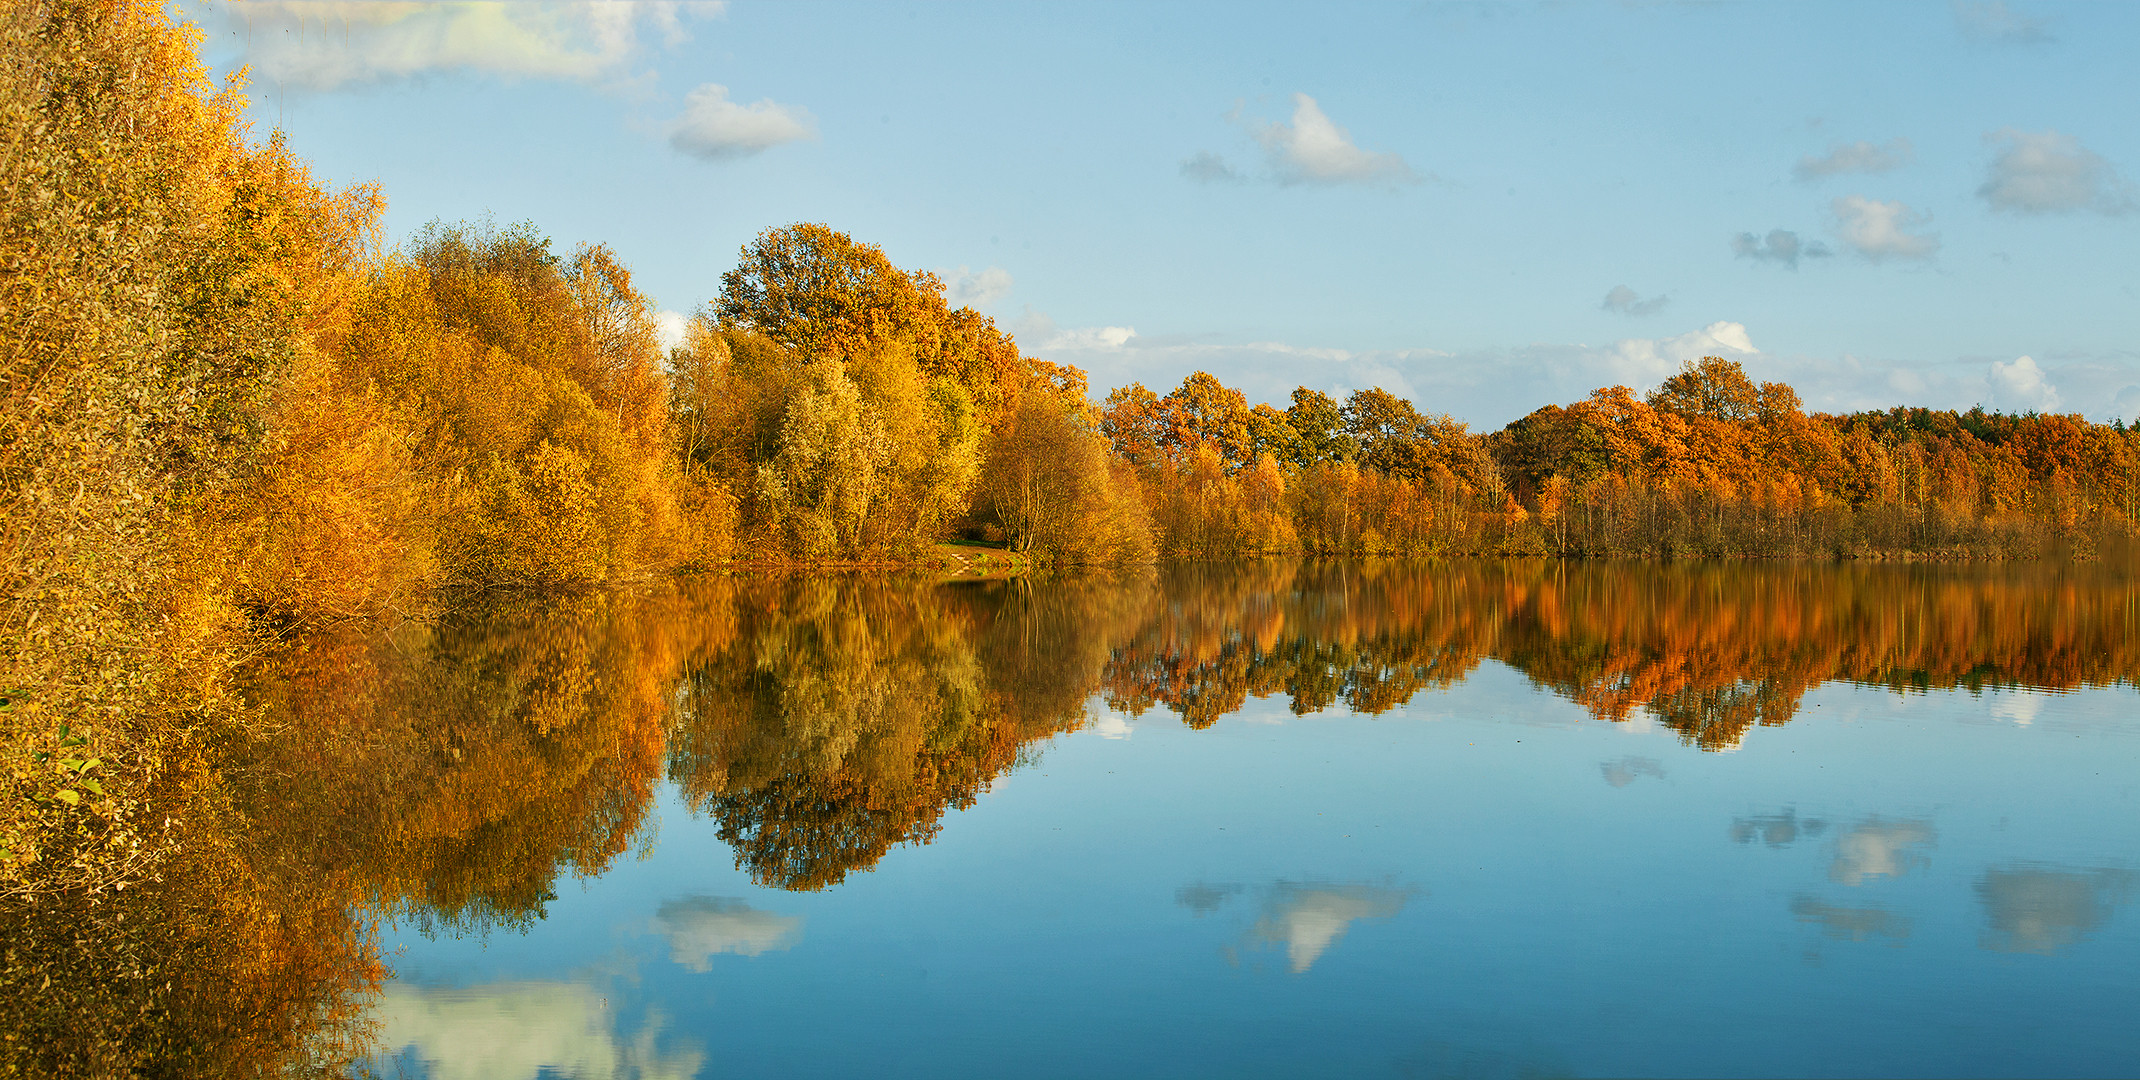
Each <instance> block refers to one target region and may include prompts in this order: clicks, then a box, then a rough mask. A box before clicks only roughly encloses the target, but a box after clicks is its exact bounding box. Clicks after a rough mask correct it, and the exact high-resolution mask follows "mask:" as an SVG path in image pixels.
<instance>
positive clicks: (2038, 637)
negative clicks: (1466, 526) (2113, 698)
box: [1103, 561, 2140, 750]
mask: <svg viewBox="0 0 2140 1080" xmlns="http://www.w3.org/2000/svg"><path fill="white" fill-rule="evenodd" d="M1161 585H1162V591H1163V593H1164V594H1165V596H1166V597H1167V600H1168V603H1167V604H1166V606H1165V607H1164V608H1163V609H1161V610H1160V611H1159V612H1158V613H1157V614H1156V615H1155V617H1154V618H1152V619H1151V620H1150V621H1148V622H1147V623H1145V624H1144V625H1143V626H1142V627H1141V628H1139V630H1138V632H1137V633H1136V635H1135V636H1134V637H1132V638H1130V639H1129V640H1128V641H1127V642H1125V643H1124V644H1123V645H1122V646H1121V647H1119V648H1117V649H1116V650H1115V654H1114V657H1113V659H1112V660H1111V661H1110V663H1109V664H1108V666H1107V670H1106V674H1105V681H1104V686H1103V689H1104V691H1105V692H1106V694H1107V695H1108V702H1109V704H1110V705H1111V706H1113V707H1115V708H1119V709H1122V710H1125V711H1128V712H1132V713H1137V712H1142V711H1144V710H1146V709H1150V708H1154V707H1163V708H1166V709H1169V710H1171V711H1173V712H1175V713H1176V714H1178V715H1179V716H1180V717H1181V718H1182V720H1183V721H1184V722H1186V723H1188V724H1189V725H1190V726H1191V727H1199V728H1201V727H1207V726H1209V725H1211V724H1212V723H1214V722H1216V721H1217V720H1218V719H1219V718H1220V717H1222V716H1224V715H1226V714H1227V713H1229V712H1232V711H1235V710H1237V709H1239V708H1240V707H1241V706H1242V704H1243V703H1244V702H1245V701H1246V700H1247V699H1248V698H1249V697H1268V696H1273V695H1277V694H1284V695H1286V697H1287V699H1288V703H1289V705H1290V707H1291V708H1292V710H1293V711H1294V712H1296V713H1308V712H1315V711H1318V710H1321V709H1324V708H1329V707H1332V706H1334V705H1336V704H1338V703H1339V702H1342V703H1343V704H1344V706H1345V707H1346V708H1347V709H1349V710H1350V711H1352V712H1356V713H1368V714H1378V713H1382V712H1385V711H1388V710H1389V709H1392V708H1395V707H1397V706H1400V705H1403V704H1404V703H1406V702H1407V701H1409V700H1410V699H1411V698H1412V696H1413V695H1415V694H1417V693H1418V692H1420V691H1421V690H1425V689H1430V688H1435V687H1441V686H1446V685H1448V684H1450V683H1451V682H1453V681H1456V680H1459V679H1462V678H1464V677H1465V676H1466V675H1468V674H1469V673H1470V672H1471V671H1472V670H1473V669H1474V668H1476V667H1477V666H1478V664H1479V662H1480V661H1481V660H1482V659H1485V658H1488V657H1491V658H1493V659H1497V660H1499V661H1501V662H1503V663H1505V664H1508V665H1510V666H1511V667H1514V668H1516V669H1517V670H1519V671H1521V672H1523V673H1524V674H1526V675H1528V676H1529V677H1530V678H1531V680H1532V681H1533V682H1534V683H1535V684H1536V685H1538V686H1541V687H1545V688H1548V689H1550V690H1552V691H1554V692H1555V693H1558V694H1561V695H1563V696H1565V697H1567V698H1569V699H1571V700H1573V701H1576V702H1578V703H1580V704H1581V705H1582V706H1583V707H1584V708H1585V709H1587V710H1588V711H1589V712H1590V713H1591V715H1593V716H1595V717H1597V718H1599V719H1601V720H1615V721H1618V720H1626V719H1629V718H1630V717H1632V716H1633V715H1635V713H1636V711H1637V710H1643V711H1646V712H1647V713H1649V714H1650V715H1652V716H1654V717H1655V718H1656V719H1657V720H1659V721H1661V722H1662V723H1663V724H1664V725H1665V726H1667V727H1669V728H1671V729H1672V730H1673V731H1675V732H1677V733H1678V734H1679V735H1680V737H1681V738H1682V739H1683V740H1685V741H1686V742H1688V743H1690V744H1692V745H1695V746H1698V747H1700V748H1702V749H1705V750H1722V749H1730V748H1732V747H1735V746H1737V745H1739V743H1740V742H1741V741H1742V740H1744V739H1745V738H1746V736H1747V734H1748V733H1749V732H1750V731H1752V730H1753V729H1754V728H1757V727H1761V726H1778V725H1781V724H1784V723H1787V722H1789V721H1790V720H1791V719H1792V718H1793V717H1795V716H1796V715H1797V714H1798V708H1799V704H1800V701H1801V699H1802V698H1803V697H1804V695H1805V693H1806V692H1807V691H1808V690H1810V689H1812V688H1813V687H1815V686H1818V685H1820V684H1822V683H1824V682H1829V681H1836V680H1841V681H1849V682H1857V683H1864V684H1869V685H1876V686H1885V687H1890V688H1893V689H1897V690H1924V689H1932V688H1949V687H1964V688H1967V689H1970V690H1973V691H1981V690H1984V689H1986V688H1992V687H2013V686H2028V687H2037V688H2044V689H2070V688H2073V687H2077V686H2104V685H2111V684H2114V683H2128V684H2129V683H2131V682H2132V681H2133V680H2134V679H2135V677H2136V676H2140V606H2136V604H2135V601H2136V600H2140V590H2136V587H2135V583H2134V581H2133V580H2132V579H2131V578H2129V577H2128V576H2126V575H2125V574H2124V573H2123V571H2121V570H2118V569H2114V568H2107V567H2102V566H2098V565H2093V564H2084V565H2079V566H2074V565H2045V566H2028V567H1998V568H1983V567H1938V566H1893V565H1847V566H1833V565H1808V564H1785V565H1780V566H1777V565H1764V564H1756V563H1724V564H1696V565H1688V564H1672V563H1664V564H1656V563H1636V564H1615V563H1557V562H1523V561H1514V562H1496V563H1476V564H1456V565H1453V566H1423V565H1418V564H1369V565H1364V566H1363V565H1354V564H1299V565H1296V564H1285V563H1272V564H1265V565H1262V566H1258V567H1255V568H1251V569H1246V570H1240V569H1220V568H1213V567H1205V566H1189V567H1179V568H1175V569H1172V570H1170V571H1168V572H1167V573H1166V574H1165V575H1163V577H1162V581H1161ZM2002 700H2003V699H2002Z"/></svg>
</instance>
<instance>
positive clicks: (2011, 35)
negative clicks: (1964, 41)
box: [1954, 0, 2051, 45]
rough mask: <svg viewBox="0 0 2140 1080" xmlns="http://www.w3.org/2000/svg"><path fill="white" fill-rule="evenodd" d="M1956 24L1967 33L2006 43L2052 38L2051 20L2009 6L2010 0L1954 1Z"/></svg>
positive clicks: (2036, 41)
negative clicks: (2007, 0) (2007, 1)
mask: <svg viewBox="0 0 2140 1080" xmlns="http://www.w3.org/2000/svg"><path fill="white" fill-rule="evenodd" d="M1954 24H1955V26H1956V27H1957V28H1959V29H1960V30H1961V32H1962V34H1963V36H1965V37H1968V38H1971V39H1974V40H1976V41H1989V42H1997V43H2000V44H2006V45H2041V44H2043V43H2045V42H2048V41H2050V40H2051V21H2050V20H2049V19H2045V18H2042V17H2041V16H2036V15H2028V14H2025V13H2023V12H2019V11H2015V10H2014V9H2013V8H2010V7H2008V6H2006V0H1954Z"/></svg>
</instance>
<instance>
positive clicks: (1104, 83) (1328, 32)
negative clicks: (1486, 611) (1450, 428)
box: [181, 0, 2140, 427]
mask: <svg viewBox="0 0 2140 1080" xmlns="http://www.w3.org/2000/svg"><path fill="white" fill-rule="evenodd" d="M181 10H182V11H184V12H185V13H186V14H188V15H189V16H190V17H193V18H195V19H197V20H199V21H200V22H201V24H202V25H203V27H204V30H205V32H206V43H205V45H204V49H205V52H206V55H207V56H208V58H209V59H210V61H211V62H212V63H214V64H215V65H216V66H217V67H218V68H220V69H226V70H227V69H230V68H234V67H236V66H238V65H240V64H247V63H249V64H250V65H251V66H252V88H253V95H254V113H253V115H254V118H255V121H256V124H257V125H258V130H259V133H261V134H264V133H265V132H266V131H267V130H268V129H270V128H272V127H274V126H276V125H277V124H280V125H281V126H282V127H284V128H285V129H286V130H287V131H288V132H289V134H290V138H291V141H292V144H293V146H294V147H295V149H296V150H297V151H298V152H299V153H300V154H301V155H303V156H305V157H306V158H308V159H309V160H311V161H312V162H313V164H314V165H315V167H316V169H317V170H318V172H319V173H320V174H321V175H322V176H323V177H324V178H326V179H328V180H331V181H335V182H343V183H346V182H354V181H368V180H376V181H378V182H379V183H380V184H382V186H383V187H384V188H385V191H386V194H387V196H388V199H389V200H390V205H391V210H390V212H389V218H388V225H389V229H390V231H391V233H392V235H393V236H395V237H397V238H398V237H406V236H407V235H408V234H409V233H411V232H413V231H414V230H415V229H417V228H419V227H421V226H422V225H423V223H425V222H426V221H429V220H431V219H434V218H444V219H449V220H450V219H460V218H471V217H480V216H483V215H485V214H492V215H495V216H496V217H497V218H499V219H502V220H513V221H518V220H531V221H533V222H535V223H536V225H537V226H539V227H540V228H542V229H543V230H544V231H546V232H547V233H549V234H550V235H551V236H553V237H555V238H556V239H557V241H558V242H559V244H560V246H562V247H569V246H570V245H572V244H575V243H579V242H582V241H600V242H606V243H608V244H610V245H611V246H613V247H614V248H615V249H616V250H617V251H618V252H619V253H620V254H621V255H622V256H623V257H624V258H625V260H626V261H627V262H628V263H629V264H630V265H631V266H632V267H633V268H634V270H635V272H636V274H637V276H638V281H639V283H640V284H641V286H642V287H643V288H645V289H646V290H647V291H648V292H650V293H651V294H652V295H653V296H654V297H655V299H656V301H657V303H658V304H659V306H660V307H662V308H663V309H664V310H667V311H672V312H677V313H688V312H690V311H692V310H694V309H695V308H696V307H697V306H698V305H700V304H702V303H704V302H705V301H707V300H709V299H711V298H712V297H713V295H714V294H715V293H716V292H717V290H718V289H719V284H720V274H721V272H722V271H724V270H726V269H728V268H730V267H731V266H733V265H734V263H735V260H736V252H737V249H738V248H739V247H740V246H741V245H742V244H743V243H745V242H746V241H748V240H749V239H750V237H751V236H753V235H754V234H756V233H757V232H758V231H760V230H762V229H765V228H767V227H771V226H777V225H782V224H786V223H789V222H794V221H823V222H827V223H829V224H831V225H833V226H834V227H836V228H839V229H842V230H844V231H847V232H849V233H851V234H853V235H854V236H856V237H857V238H860V239H863V240H867V241H870V242H873V243H877V244H880V245H882V246H883V247H884V248H885V250H886V251H887V252H888V253H889V254H890V255H891V257H892V258H893V259H894V260H895V261H896V262H898V263H899V264H900V265H903V266H908V267H915V268H923V269H933V270H936V271H938V272H940V273H942V274H943V275H944V276H945V277H946V279H947V280H949V281H950V282H952V286H953V294H954V296H955V297H956V298H960V299H964V300H967V301H969V302H972V303H973V304H974V305H975V306H977V307H979V308H981V309H982V310H984V311H986V312H988V313H989V314H991V315H993V316H995V317H996V319H997V321H998V322H999V323H1001V324H1002V325H1003V326H1005V327H1006V328H1007V329H1010V330H1011V331H1013V332H1014V333H1016V335H1017V337H1018V340H1019V342H1020V344H1021V345H1022V346H1023V347H1024V348H1025V349H1026V350H1027V351H1028V352H1030V353H1034V354H1036V355H1040V356H1044V357H1047V358H1049V359H1052V360H1057V361H1066V362H1071V363H1076V364H1078V365H1080V366H1082V367H1084V368H1086V369H1087V370H1088V371H1090V372H1091V373H1092V377H1093V383H1094V385H1095V387H1096V388H1102V389H1104V388H1106V387H1111V386H1114V385H1119V384H1121V383H1124V382H1127V381H1129V380H1132V379H1135V380H1140V381H1142V382H1144V383H1146V384H1147V385H1150V386H1153V387H1154V388H1157V389H1164V388H1165V387H1167V386H1171V385H1172V384H1173V383H1175V382H1178V381H1179V380H1180V379H1181V377H1182V376H1184V375H1186V374H1187V373H1188V372H1190V371H1193V370H1197V369H1204V370H1208V371H1210V372H1212V373H1213V374H1215V375H1218V376H1219V377H1221V378H1222V379H1225V380H1226V381H1228V382H1230V383H1234V384H1236V385H1240V386H1242V387H1243V388H1244V389H1245V390H1246V391H1247V392H1248V394H1249V396H1250V398H1251V399H1253V400H1273V401H1279V402H1283V400H1284V398H1285V397H1286V395H1287V393H1288V392H1289V391H1290V390H1291V388H1292V387H1294V386H1296V385H1307V386H1311V387H1314V388H1317V389H1322V390H1328V391H1343V390H1348V389H1352V388H1357V387H1363V386H1369V385H1380V386H1384V387H1386V388H1389V389H1391V390H1395V391H1398V392H1400V393H1404V394H1406V395H1408V396H1411V397H1413V398H1414V399H1415V400H1416V401H1418V402H1419V403H1420V404H1421V405H1422V406H1423V407H1424V408H1427V409H1430V410H1433V411H1441V412H1448V413H1450V414H1452V415H1454V416H1456V417H1458V418H1459V419H1463V420H1468V421H1471V422H1472V423H1474V424H1475V425H1479V426H1484V427H1493V426H1498V425H1500V424H1502V423H1505V422H1506V421H1508V420H1510V419H1512V418H1514V417H1516V416H1519V415H1521V414H1522V413H1524V412H1526V411H1528V410H1529V409H1531V408H1533V407H1536V406H1538V405H1541V404H1546V403H1549V402H1565V401H1568V400H1572V399H1574V398H1577V397H1580V396H1582V395H1583V394H1585V393H1587V392H1588V391H1589V390H1591V389H1592V388H1594V387H1598V386H1603V385H1610V384H1614V383H1625V384H1628V385H1631V386H1634V387H1635V388H1636V389H1638V390H1641V389H1645V388H1647V387H1649V386H1652V385H1654V384H1655V383H1656V382H1658V381H1659V380H1661V379H1662V378H1663V377H1664V376H1665V375H1667V374H1669V373H1670V372H1671V371H1672V370H1674V369H1675V368H1676V367H1677V365H1678V363H1679V362H1680V361H1681V360H1683V359H1687V358H1691V357H1695V356H1700V355H1703V354H1717V355H1724V356H1727V357H1730V358H1732V359H1736V360H1739V361H1741V362H1743V363H1744V364H1745V365H1746V367H1747V369H1748V370H1749V371H1750V372H1751V373H1753V374H1754V375H1755V376H1756V377H1757V378H1762V379H1783V380H1785V381H1788V382H1791V383H1792V384H1793V385H1795V386H1797V387H1798V389H1799V391H1800V393H1801V395H1802V396H1803V397H1804V398H1805V399H1806V401H1807V403H1808V405H1809V406H1811V407H1815V408H1825V409H1831V410H1834V409H1849V408H1866V407H1885V406H1887V405H1892V404H1904V403H1908V404H1926V405H1936V406H1951V407H1967V406H1969V405H1972V404H1977V403H1982V404H1984V405H1986V406H1987V407H1998V408H2005V409H2009V410H2017V409H2030V408H2034V409H2042V410H2049V411H2079V412H2084V413H2086V414H2088V415H2089V416H2091V417H2093V418H2097V419H2108V418H2110V417H2112V416H2120V417H2125V418H2128V419H2130V418H2132V417H2133V416H2135V414H2136V413H2140V260H2136V259H2135V257H2134V254H2133V249H2134V243H2135V240H2136V239H2140V186H2136V183H2135V178H2136V177H2140V124H2136V123H2135V120H2136V115H2135V113H2136V106H2135V104H2134V103H2135V102H2140V64H2134V63H2132V61H2131V58H2132V57H2133V56H2134V55H2140V5H2129V4H2107V3H2096V4H2078V5H2059V4H2051V3H2026V2H2018V0H2009V2H2006V3H1954V4H1948V3H1924V4H1903V3H1890V4H1871V5H1868V4H1835V5H1823V4H1811V3H1794V4H1788V5H1784V4H1777V5H1757V4H1746V5H1736V4H1641V3H1621V4H1580V3H1576V4H1519V3H1511V4H1490V5H1481V4H1401V5H1400V4H1360V5H1339V4H1318V5H1312V6H1311V5H1269V6H1252V5H1244V4H1238V3H1234V4H1224V5H1216V4H1214V5H1192V4H1172V5H1127V4H1123V5H1100V4H1032V5H1010V4H985V5H984V4H971V5H969V4H953V3H928V4H914V5H895V4H888V3H878V4H859V5H846V4H830V3H824V4H818V3H808V4H805V3H780V4H764V3H753V2H750V0H737V2H734V3H728V4H683V3H677V4H660V3H639V4H626V3H607V2H596V3H579V4H538V3H511V4H502V5H483V4H397V3H330V2H319V3H288V4H274V3H248V4H244V5H242V6H241V5H232V6H225V5H221V4H210V3H194V4H188V5H185V6H184V7H183V8H182V9H181Z"/></svg>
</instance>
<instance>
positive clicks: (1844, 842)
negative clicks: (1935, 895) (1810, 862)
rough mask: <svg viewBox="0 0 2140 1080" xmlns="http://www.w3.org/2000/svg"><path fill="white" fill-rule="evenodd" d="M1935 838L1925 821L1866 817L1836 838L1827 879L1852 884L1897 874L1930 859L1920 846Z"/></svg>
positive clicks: (1936, 835)
mask: <svg viewBox="0 0 2140 1080" xmlns="http://www.w3.org/2000/svg"><path fill="white" fill-rule="evenodd" d="M1937 838H1938V834H1937V833H1935V832H1933V831H1932V824H1931V823H1930V822H1927V821H1882V820H1881V819H1880V818H1878V817H1871V818H1867V819H1866V820H1864V821H1861V822H1859V823H1858V824H1856V825H1853V826H1851V827H1850V828H1849V829H1848V830H1846V831H1845V832H1843V834H1842V835H1840V836H1838V837H1836V840H1835V860H1834V861H1833V862H1831V863H1829V864H1828V880H1830V881H1833V882H1835V883H1836V884H1838V885H1851V886H1856V885H1860V884H1863V883H1864V882H1865V879H1867V878H1881V877H1901V876H1902V875H1904V874H1907V873H1909V872H1910V871H1912V870H1915V869H1917V868H1919V867H1922V866H1924V865H1926V864H1927V863H1928V862H1929V861H1930V857H1929V856H1928V855H1927V854H1926V853H1925V850H1924V849H1925V848H1928V847H1930V846H1932V844H1933V842H1934V841H1935V840H1936V839H1937Z"/></svg>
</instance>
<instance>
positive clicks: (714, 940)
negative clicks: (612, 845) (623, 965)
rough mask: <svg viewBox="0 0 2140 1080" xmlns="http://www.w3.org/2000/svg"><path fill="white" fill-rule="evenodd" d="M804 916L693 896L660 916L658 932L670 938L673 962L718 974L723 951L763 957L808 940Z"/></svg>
mask: <svg viewBox="0 0 2140 1080" xmlns="http://www.w3.org/2000/svg"><path fill="white" fill-rule="evenodd" d="M802 924H803V920H802V916H800V915H776V914H774V913H773V912H770V911H757V910H754V909H752V907H751V906H750V905H749V904H746V903H744V902H743V901H741V900H737V899H732V898H728V897H721V896H687V897H684V898H682V899H678V900H670V901H668V902H666V903H664V904H662V905H661V909H660V910H659V911H657V912H655V913H654V929H655V930H657V931H659V932H660V933H661V936H663V937H665V938H667V939H669V959H670V960H671V961H673V962H675V963H678V964H681V965H683V966H684V968H685V969H687V970H690V971H710V970H712V966H713V965H712V961H713V957H715V956H716V955H718V954H720V953H735V954H736V955H738V956H758V955H760V954H763V953H768V952H773V951H775V950H780V949H786V948H788V947H789V946H791V945H793V944H795V941H796V939H797V938H799V937H801V936H802Z"/></svg>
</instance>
